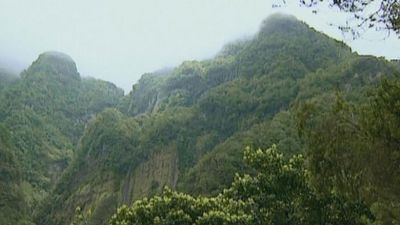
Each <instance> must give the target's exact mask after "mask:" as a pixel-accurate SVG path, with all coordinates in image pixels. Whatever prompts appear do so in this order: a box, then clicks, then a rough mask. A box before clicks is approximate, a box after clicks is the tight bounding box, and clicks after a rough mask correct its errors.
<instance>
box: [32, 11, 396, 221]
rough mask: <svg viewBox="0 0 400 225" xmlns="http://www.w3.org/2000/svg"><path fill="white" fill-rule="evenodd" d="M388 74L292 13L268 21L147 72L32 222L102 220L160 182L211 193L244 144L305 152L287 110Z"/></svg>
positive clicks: (229, 176)
mask: <svg viewBox="0 0 400 225" xmlns="http://www.w3.org/2000/svg"><path fill="white" fill-rule="evenodd" d="M394 73H396V69H395V67H393V65H392V64H390V63H389V62H388V61H386V60H384V59H381V58H375V57H372V56H359V55H357V54H356V53H353V52H352V51H351V49H350V48H349V47H348V46H346V45H345V44H344V43H342V42H339V41H336V40H334V39H331V38H329V37H328V36H326V35H324V34H322V33H319V32H317V31H315V30H314V29H312V28H310V27H309V26H307V25H306V24H305V23H303V22H300V21H298V20H297V19H295V18H294V17H291V16H283V15H274V16H272V17H270V18H268V19H267V20H265V21H264V22H263V24H262V25H261V27H260V31H259V33H258V34H256V35H255V36H254V37H253V38H251V39H248V40H242V41H239V42H234V43H230V44H228V45H226V46H225V47H224V48H223V49H222V50H221V52H220V53H219V54H218V55H217V56H216V57H215V58H213V59H209V60H204V61H186V62H183V63H182V64H181V65H180V66H178V67H176V68H174V69H172V70H167V71H159V72H156V73H147V74H144V75H143V76H142V78H141V79H140V80H139V82H138V83H137V84H135V85H134V86H133V88H132V91H131V92H130V93H129V94H128V95H126V96H124V97H123V98H122V99H121V102H120V104H119V105H118V107H117V108H116V109H107V110H105V111H103V112H102V113H99V114H97V115H96V116H95V117H94V118H93V119H92V120H90V122H89V123H88V124H87V126H86V129H85V131H84V133H83V136H82V137H81V139H80V141H79V145H78V149H77V151H76V158H75V160H74V161H73V162H72V163H71V164H70V166H69V168H68V169H66V172H65V173H64V174H63V176H62V178H61V179H60V181H59V183H58V184H57V185H56V187H55V189H54V191H53V192H52V193H51V195H49V196H48V198H47V199H46V200H45V201H44V204H43V205H42V207H41V211H40V212H39V213H38V214H37V215H36V222H37V224H69V223H70V221H71V219H72V218H73V214H74V212H75V207H77V206H80V207H82V208H81V209H82V210H83V211H85V212H87V211H91V217H90V218H89V221H88V223H89V224H105V223H106V221H107V220H108V218H109V217H110V216H111V215H112V214H113V213H114V212H115V209H116V208H117V207H118V206H119V205H121V204H130V203H132V202H133V201H134V200H136V199H139V198H142V197H144V196H151V195H154V194H156V193H160V191H161V190H162V188H163V187H164V186H169V187H171V188H173V189H177V190H182V191H186V192H188V193H191V194H194V195H200V194H201V195H215V194H216V193H219V192H220V191H221V190H222V189H223V188H225V187H227V186H228V185H229V184H230V183H231V181H232V180H233V177H234V174H235V172H238V171H242V172H243V171H249V170H250V169H249V168H247V167H246V165H244V164H243V163H242V160H241V158H242V149H244V147H245V146H252V147H254V148H258V147H261V148H268V147H270V146H271V145H272V144H277V146H278V149H280V150H281V151H282V152H285V153H286V155H287V156H288V157H290V156H291V155H293V154H296V153H301V152H304V151H305V146H304V140H303V139H302V137H300V136H299V132H298V129H297V122H296V116H297V114H296V113H297V112H296V111H295V110H294V109H293V106H294V105H297V104H299V103H300V102H304V101H308V100H312V99H319V98H324V97H332V96H333V97H334V96H335V93H336V92H338V91H340V92H343V93H344V95H345V96H346V98H347V99H349V101H353V102H360V101H364V97H361V96H362V93H366V92H367V91H368V90H369V89H371V88H372V87H374V86H375V85H377V84H378V83H379V81H380V79H381V78H382V76H386V75H390V74H394Z"/></svg>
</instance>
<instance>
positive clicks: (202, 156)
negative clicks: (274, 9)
mask: <svg viewBox="0 0 400 225" xmlns="http://www.w3.org/2000/svg"><path fill="white" fill-rule="evenodd" d="M399 128H400V63H399V61H398V60H397V61H396V60H392V61H390V60H387V59H385V58H383V57H375V56H372V55H360V54H358V53H357V52H354V51H352V49H351V48H350V47H349V46H347V45H346V44H345V43H343V42H341V41H338V40H335V39H333V38H331V37H329V36H327V35H325V34H323V33H321V32H318V31H316V30H315V29H313V28H311V27H310V26H308V25H307V24H306V23H304V22H301V21H299V20H297V19H296V18H295V17H293V16H287V15H281V14H275V15H272V16H270V17H268V18H267V19H265V20H264V21H263V23H262V24H261V26H260V29H259V31H258V33H257V34H255V35H254V36H253V37H251V38H247V39H241V40H238V41H234V42H231V43H227V44H226V45H225V46H223V47H222V49H221V50H220V51H219V53H218V54H217V55H216V56H215V57H213V58H210V59H206V60H202V61H185V62H182V63H181V64H180V65H179V66H177V67H175V68H171V69H163V70H158V71H154V72H150V73H146V74H143V75H142V76H141V78H140V80H139V81H138V82H137V83H136V84H133V85H132V89H131V91H130V92H129V93H127V94H124V91H123V90H122V89H121V88H119V87H117V86H116V85H114V84H113V83H110V82H107V81H103V80H99V79H95V78H89V77H85V76H81V75H80V73H79V71H78V69H77V66H76V64H75V62H74V60H73V59H72V58H71V57H70V56H68V55H66V54H64V53H60V52H44V53H42V54H41V55H39V56H38V58H37V60H35V61H34V62H33V63H32V64H31V65H30V66H29V67H28V68H27V69H25V70H24V71H23V72H22V73H21V74H19V75H16V74H13V73H11V72H8V71H7V70H3V69H0V224H2V225H11V224H13V225H14V224H19V225H106V224H108V225H134V224H146V225H151V224H154V225H156V224H157V225H161V224H165V225H166V224H171V225H172V224H179V225H181V224H182V225H185V224H187V225H193V224H196V225H197V224H198V225H200V224H201V225H205V224H215V225H217V224H232V225H233V224H237V225H239V224H241V225H243V224H246V225H247V224H249V225H250V224H260V225H265V224H274V225H280V224H282V225H283V224H285V225H289V224H290V225H291V224H293V225H295V224H298V225H302V224H304V225H305V224H329V225H336V224H337V225H339V224H349V225H350V224H366V225H367V224H368V225H390V224H399V223H400V167H399V165H400V129H399Z"/></svg>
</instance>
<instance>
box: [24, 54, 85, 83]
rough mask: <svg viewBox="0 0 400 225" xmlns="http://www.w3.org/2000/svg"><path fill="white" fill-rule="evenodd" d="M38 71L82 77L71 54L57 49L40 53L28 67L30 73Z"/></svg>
mask: <svg viewBox="0 0 400 225" xmlns="http://www.w3.org/2000/svg"><path fill="white" fill-rule="evenodd" d="M36 72H46V73H49V74H54V75H61V76H66V77H71V78H76V79H79V77H80V76H79V73H78V69H77V68H76V64H75V62H74V60H73V59H72V58H71V56H69V55H67V54H65V53H62V52H56V51H48V52H44V53H42V54H40V55H39V57H38V59H37V60H36V61H34V62H33V63H32V65H31V66H30V67H29V69H28V73H29V74H32V73H36Z"/></svg>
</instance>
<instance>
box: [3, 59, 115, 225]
mask: <svg viewBox="0 0 400 225" xmlns="http://www.w3.org/2000/svg"><path fill="white" fill-rule="evenodd" d="M122 96H123V91H122V90H121V89H119V88H117V87H116V86H115V85H113V84H111V83H108V82H105V81H100V80H95V79H87V78H81V77H80V75H79V73H78V71H77V69H76V65H75V62H74V61H73V60H72V59H71V57H69V56H67V55H65V54H63V53H57V52H46V53H43V54H41V55H40V56H39V57H38V59H37V60H36V61H35V62H33V63H32V65H31V66H30V67H29V68H28V69H26V70H25V71H23V72H22V73H21V76H20V78H19V79H15V80H13V82H12V83H9V84H7V87H5V88H4V90H3V93H2V95H1V97H0V98H1V103H0V106H1V107H0V108H1V111H0V121H1V123H3V125H4V127H5V128H4V129H5V130H8V132H9V133H10V134H9V141H8V142H9V146H10V147H9V148H10V149H11V150H12V151H11V150H10V151H11V153H12V155H13V156H9V157H12V159H13V161H15V162H16V165H14V166H15V167H16V171H19V173H16V174H17V175H16V176H17V177H15V179H16V181H18V183H16V184H15V186H16V187H18V188H19V189H20V190H21V193H22V196H23V200H24V203H22V202H21V204H24V205H23V206H24V207H25V206H27V207H26V210H25V211H27V215H32V213H33V212H34V211H35V210H36V209H37V206H38V205H39V203H40V202H41V201H42V200H43V199H44V198H45V197H46V196H47V195H48V193H49V192H50V191H51V189H52V188H53V186H54V185H55V183H56V182H57V180H58V178H59V177H60V176H61V174H62V173H63V171H64V169H65V168H67V167H68V165H69V164H70V162H71V160H72V158H73V156H74V152H75V149H76V146H77V144H78V140H79V138H80V136H81V135H82V133H83V130H84V127H85V124H86V123H87V121H88V120H89V119H90V118H91V117H92V115H94V114H96V113H97V112H100V111H102V110H103V109H105V108H107V107H115V106H117V105H118V104H119V100H120V99H121V97H122ZM10 163H11V161H10ZM14 210H15V211H19V209H14ZM6 216H8V215H6ZM4 218H5V221H7V217H4ZM4 224H8V223H4Z"/></svg>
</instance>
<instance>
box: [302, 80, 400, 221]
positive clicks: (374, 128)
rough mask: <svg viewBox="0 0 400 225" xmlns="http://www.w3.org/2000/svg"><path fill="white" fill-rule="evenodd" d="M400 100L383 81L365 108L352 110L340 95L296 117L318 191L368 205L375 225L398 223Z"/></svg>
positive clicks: (398, 87)
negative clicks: (331, 193)
mask: <svg viewBox="0 0 400 225" xmlns="http://www.w3.org/2000/svg"><path fill="white" fill-rule="evenodd" d="M399 96H400V83H399V80H398V79H397V78H395V79H391V80H386V79H384V80H382V82H381V84H380V85H379V86H378V87H377V88H375V89H373V91H371V94H370V98H369V100H368V101H366V102H361V103H356V104H351V103H349V102H347V101H346V100H345V99H343V97H342V96H340V95H339V96H338V97H336V100H335V98H331V99H330V100H328V101H327V100H323V99H321V100H322V101H321V102H319V101H315V102H308V103H306V104H304V105H303V106H302V109H301V110H300V111H299V112H300V113H299V126H300V128H301V131H302V133H303V135H304V139H305V140H306V143H307V148H308V151H307V156H308V161H309V165H308V167H309V169H310V171H311V174H312V181H313V183H314V185H315V186H316V187H317V190H319V191H321V192H332V191H333V192H337V193H343V194H345V195H347V196H349V197H351V198H353V199H358V198H364V199H366V200H367V202H368V204H369V206H370V207H371V209H372V211H373V212H374V214H375V215H376V217H377V224H381V223H382V224H388V223H398V222H399V220H400V215H399V214H398V213H397V212H398V210H399V209H400V208H399V204H398V202H399V198H398V196H400V195H399V194H400V193H399V192H398V190H399V188H398V187H399V186H400V180H399V179H398V177H399V174H400V170H399V169H398V166H397V165H398V164H399V159H400V157H399V152H398V150H399V140H400V139H399V137H400V135H399V129H398V128H399V126H400V120H399V112H398V109H399V99H400V98H399ZM326 102H335V104H328V105H326ZM386 206H387V207H386Z"/></svg>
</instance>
